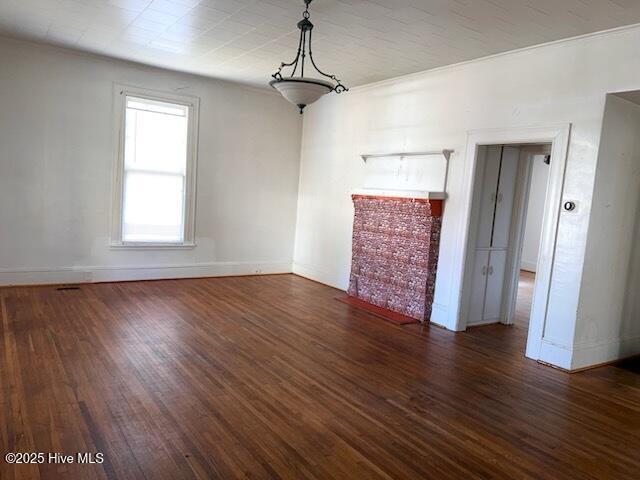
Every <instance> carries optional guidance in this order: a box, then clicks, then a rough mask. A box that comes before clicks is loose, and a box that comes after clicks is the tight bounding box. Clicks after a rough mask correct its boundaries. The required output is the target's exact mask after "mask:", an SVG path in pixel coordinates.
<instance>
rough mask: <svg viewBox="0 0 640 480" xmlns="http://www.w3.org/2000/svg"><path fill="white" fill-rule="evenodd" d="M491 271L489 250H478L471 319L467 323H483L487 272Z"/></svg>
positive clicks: (472, 289)
mask: <svg viewBox="0 0 640 480" xmlns="http://www.w3.org/2000/svg"><path fill="white" fill-rule="evenodd" d="M488 271H489V250H476V256H475V264H474V266H473V282H472V284H471V299H470V301H469V319H468V320H467V325H474V324H476V323H482V319H483V313H482V312H483V311H484V296H485V291H486V289H487V273H488Z"/></svg>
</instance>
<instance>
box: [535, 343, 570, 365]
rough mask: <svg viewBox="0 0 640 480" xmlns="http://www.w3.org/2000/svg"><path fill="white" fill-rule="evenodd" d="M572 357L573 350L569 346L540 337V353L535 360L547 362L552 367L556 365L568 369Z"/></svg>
mask: <svg viewBox="0 0 640 480" xmlns="http://www.w3.org/2000/svg"><path fill="white" fill-rule="evenodd" d="M572 357H573V350H572V349H571V348H569V347H567V346H565V345H558V344H556V343H553V342H550V341H549V340H545V339H542V342H541V344H540V355H539V356H538V358H537V359H535V360H538V361H539V362H541V363H546V364H549V365H551V366H552V367H558V368H561V369H562V370H567V371H570V370H571V359H572Z"/></svg>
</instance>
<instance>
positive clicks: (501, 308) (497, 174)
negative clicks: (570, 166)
mask: <svg viewBox="0 0 640 480" xmlns="http://www.w3.org/2000/svg"><path fill="white" fill-rule="evenodd" d="M550 151H551V145H550V144H515V145H485V146H480V147H478V154H477V165H476V176H475V180H474V195H473V201H472V216H471V219H472V220H471V224H470V230H469V243H468V262H469V263H468V265H469V271H468V276H469V277H468V278H469V281H468V284H467V285H468V297H467V298H468V301H467V305H466V306H467V311H466V326H467V327H472V326H480V325H488V324H495V323H502V324H505V325H516V326H518V327H522V328H525V329H526V328H528V323H529V316H530V311H531V304H532V301H533V291H534V284H535V272H536V270H537V264H538V255H539V249H540V242H541V234H542V222H543V213H544V205H545V200H546V195H547V192H546V190H547V184H548V178H549V164H548V163H547V160H548V158H549V154H550Z"/></svg>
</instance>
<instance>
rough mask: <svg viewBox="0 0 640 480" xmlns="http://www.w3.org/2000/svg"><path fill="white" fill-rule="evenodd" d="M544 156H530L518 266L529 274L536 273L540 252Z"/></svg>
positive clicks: (546, 171)
mask: <svg viewBox="0 0 640 480" xmlns="http://www.w3.org/2000/svg"><path fill="white" fill-rule="evenodd" d="M544 159H545V156H544V155H532V156H531V160H530V161H531V162H532V167H531V181H530V184H529V185H530V188H529V199H528V201H527V221H526V224H525V227H524V238H523V240H522V259H521V262H520V266H521V268H522V269H523V270H527V271H529V272H535V271H536V264H537V262H538V253H539V250H540V236H541V235H542V217H543V215H544V200H545V197H546V195H547V181H548V180H549V165H547V164H546V163H544Z"/></svg>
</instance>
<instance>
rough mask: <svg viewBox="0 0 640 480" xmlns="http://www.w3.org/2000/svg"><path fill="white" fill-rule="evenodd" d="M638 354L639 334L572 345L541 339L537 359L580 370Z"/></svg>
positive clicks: (639, 353)
mask: <svg viewBox="0 0 640 480" xmlns="http://www.w3.org/2000/svg"><path fill="white" fill-rule="evenodd" d="M634 355H640V336H635V337H626V338H612V339H608V340H603V341H600V342H590V343H584V344H579V345H574V346H573V347H567V346H563V345H557V344H554V343H553V342H550V341H549V340H544V339H543V340H542V346H541V349H540V357H539V358H538V360H540V361H541V362H544V363H548V364H551V365H555V366H556V367H560V368H563V369H565V370H568V371H574V370H582V369H585V368H589V367H595V366H598V365H603V364H607V363H611V362H615V361H616V360H622V359H624V358H629V357H632V356H634Z"/></svg>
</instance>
